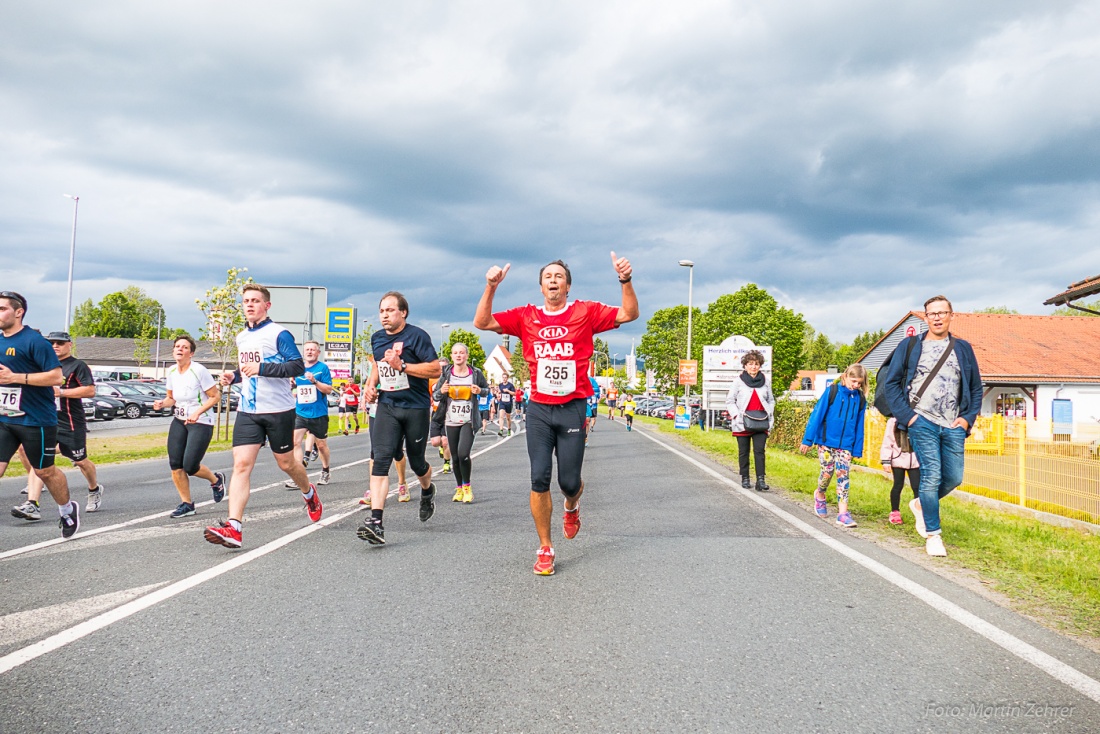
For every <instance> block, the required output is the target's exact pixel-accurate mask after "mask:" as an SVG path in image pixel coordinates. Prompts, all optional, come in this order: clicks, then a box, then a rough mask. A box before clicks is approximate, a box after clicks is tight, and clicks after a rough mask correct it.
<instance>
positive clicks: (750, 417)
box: [745, 410, 768, 433]
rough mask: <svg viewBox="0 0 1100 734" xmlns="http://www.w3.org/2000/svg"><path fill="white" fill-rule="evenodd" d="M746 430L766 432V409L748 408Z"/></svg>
mask: <svg viewBox="0 0 1100 734" xmlns="http://www.w3.org/2000/svg"><path fill="white" fill-rule="evenodd" d="M745 430H746V431H749V432H751V433H764V432H765V431H767V430H768V412H767V411H766V410H746V411H745Z"/></svg>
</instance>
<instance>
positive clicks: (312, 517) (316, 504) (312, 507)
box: [302, 484, 321, 522]
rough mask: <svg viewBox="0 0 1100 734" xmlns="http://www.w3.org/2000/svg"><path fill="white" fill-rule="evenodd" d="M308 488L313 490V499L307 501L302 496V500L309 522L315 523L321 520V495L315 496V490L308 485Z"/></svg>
mask: <svg viewBox="0 0 1100 734" xmlns="http://www.w3.org/2000/svg"><path fill="white" fill-rule="evenodd" d="M309 488H310V489H312V490H313V497H311V498H310V499H308V500H307V499H305V495H303V496H302V499H303V500H305V503H306V513H307V514H308V515H309V521H310V522H317V521H318V520H320V519H321V495H319V494H317V488H316V487H314V486H313V485H312V484H311V485H309Z"/></svg>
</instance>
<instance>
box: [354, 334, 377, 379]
mask: <svg viewBox="0 0 1100 734" xmlns="http://www.w3.org/2000/svg"><path fill="white" fill-rule="evenodd" d="M373 333H374V325H373V324H370V323H367V324H364V325H363V328H362V329H361V330H360V331H359V333H358V334H356V335H355V346H354V350H355V361H356V363H357V364H358V365H359V381H360V382H361V383H362V384H364V385H365V384H367V378H368V377H370V374H371V370H372V369H374V352H373V350H372V349H371V347H370V337H371V334H373Z"/></svg>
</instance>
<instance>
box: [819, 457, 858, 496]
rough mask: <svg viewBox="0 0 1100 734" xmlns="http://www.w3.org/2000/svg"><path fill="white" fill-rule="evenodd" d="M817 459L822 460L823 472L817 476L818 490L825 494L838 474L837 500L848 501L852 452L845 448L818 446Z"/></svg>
mask: <svg viewBox="0 0 1100 734" xmlns="http://www.w3.org/2000/svg"><path fill="white" fill-rule="evenodd" d="M817 460H818V461H819V462H821V474H820V475H819V476H818V478H817V491H818V492H820V493H821V494H825V490H827V489H828V488H829V482H831V481H832V479H833V474H834V473H835V474H836V500H837V502H847V501H848V471H849V470H850V468H851V466H852V452H851V451H845V450H844V449H828V448H825V447H824V446H818V447H817Z"/></svg>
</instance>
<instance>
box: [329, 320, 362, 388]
mask: <svg viewBox="0 0 1100 734" xmlns="http://www.w3.org/2000/svg"><path fill="white" fill-rule="evenodd" d="M354 342H355V309H354V308H329V309H326V310H325V356H324V362H325V364H327V365H328V368H329V371H330V372H331V373H332V384H333V385H343V384H345V383H347V382H349V381H350V380H351V378H352V369H351V366H352V363H353V360H354V358H355V354H354V353H353V349H352V344H353V343H354Z"/></svg>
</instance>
